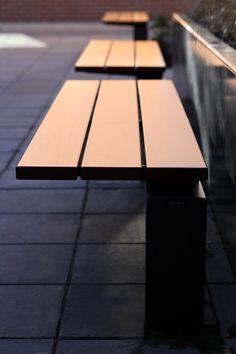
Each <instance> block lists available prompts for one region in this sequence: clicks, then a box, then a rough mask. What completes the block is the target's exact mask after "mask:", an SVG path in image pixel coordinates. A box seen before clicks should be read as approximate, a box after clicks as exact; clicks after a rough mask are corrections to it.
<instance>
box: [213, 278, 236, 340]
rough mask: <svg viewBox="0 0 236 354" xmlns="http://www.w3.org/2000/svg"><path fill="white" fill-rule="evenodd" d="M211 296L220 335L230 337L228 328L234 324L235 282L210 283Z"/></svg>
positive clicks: (235, 310)
mask: <svg viewBox="0 0 236 354" xmlns="http://www.w3.org/2000/svg"><path fill="white" fill-rule="evenodd" d="M209 290H210V294H211V298H212V301H213V304H214V308H215V311H216V317H217V320H218V324H219V329H220V332H221V335H222V337H230V328H231V327H232V326H235V325H236V284H214V285H213V284H212V285H210V286H209Z"/></svg>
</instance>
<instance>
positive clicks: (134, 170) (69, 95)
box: [16, 80, 207, 334]
mask: <svg viewBox="0 0 236 354" xmlns="http://www.w3.org/2000/svg"><path fill="white" fill-rule="evenodd" d="M16 176H17V178H18V179H76V178H77V177H78V176H80V177H81V178H82V179H87V180H90V179H111V180H112V179H121V180H122V179H123V180H144V181H145V182H146V190H147V195H146V198H147V201H146V205H147V212H146V302H145V303H146V305H145V308H146V311H145V313H146V315H145V334H148V333H149V332H150V331H168V330H170V331H172V330H173V329H174V330H176V331H177V332H178V333H179V331H183V332H184V331H192V332H193V333H194V334H196V333H197V332H200V331H201V330H202V325H203V314H204V312H203V311H204V282H205V271H204V269H205V268H204V265H205V229H206V199H205V196H204V193H203V190H202V188H201V185H200V184H199V180H206V179H207V167H206V165H205V162H204V160H203V158H202V155H201V152H200V150H199V147H198V144H197V142H196V139H195V137H194V134H193V132H192V129H191V126H190V124H189V121H188V119H187V117H186V114H185V112H184V110H183V107H182V105H181V102H180V100H179V98H178V95H177V92H176V90H175V88H174V85H173V84H172V82H171V81H166V80H163V81H162V80H140V81H136V80H117V81H115V80H114V81H113V80H112V81H102V82H99V81H67V82H66V83H65V85H64V86H63V88H62V89H61V91H60V93H59V94H58V96H57V98H56V100H55V102H54V103H53V105H52V107H51V109H50V110H49V112H48V113H47V114H46V117H45V119H44V120H43V122H42V123H41V125H40V127H39V128H38V130H37V132H36V134H35V136H34V137H33V139H32V141H31V143H30V145H29V146H28V148H27V150H26V151H25V153H24V155H23V157H22V159H21V161H20V162H19V164H18V166H17V168H16ZM104 193H105V192H104Z"/></svg>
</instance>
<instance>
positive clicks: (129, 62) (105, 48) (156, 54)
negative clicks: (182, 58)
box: [75, 40, 166, 79]
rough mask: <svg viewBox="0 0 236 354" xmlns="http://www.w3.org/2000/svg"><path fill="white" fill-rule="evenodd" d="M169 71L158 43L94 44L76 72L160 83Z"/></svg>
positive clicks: (92, 43)
mask: <svg viewBox="0 0 236 354" xmlns="http://www.w3.org/2000/svg"><path fill="white" fill-rule="evenodd" d="M165 68H166V63H165V60H164V58H163V56H162V53H161V49H160V47H159V44H158V42H157V41H133V40H91V41H90V42H89V43H88V45H87V46H86V48H85V49H84V51H83V52H82V54H81V55H80V57H79V59H78V60H77V62H76V64H75V70H76V71H86V72H96V73H107V74H122V75H134V76H137V77H138V78H152V79H155V78H156V79H157V78H158V79H159V78H161V77H162V74H163V72H164V70H165Z"/></svg>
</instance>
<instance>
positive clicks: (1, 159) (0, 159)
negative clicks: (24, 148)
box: [0, 152, 12, 174]
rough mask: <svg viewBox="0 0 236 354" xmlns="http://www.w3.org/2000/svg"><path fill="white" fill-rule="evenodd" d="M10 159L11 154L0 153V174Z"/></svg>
mask: <svg viewBox="0 0 236 354" xmlns="http://www.w3.org/2000/svg"><path fill="white" fill-rule="evenodd" d="M11 158H12V152H0V174H1V173H2V172H3V171H4V170H5V168H6V166H7V165H8V164H9V162H10V160H11Z"/></svg>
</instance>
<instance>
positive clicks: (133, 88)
mask: <svg viewBox="0 0 236 354" xmlns="http://www.w3.org/2000/svg"><path fill="white" fill-rule="evenodd" d="M16 174H17V178H19V179H26V178H29V179H36V178H37V179H44V178H46V179H60V178H63V179H75V178H77V177H78V176H80V177H81V178H82V179H127V180H129V179H137V180H140V179H144V180H162V181H163V180H164V181H165V180H183V181H185V180H205V179H207V168H206V165H205V163H204V160H203V158H202V155H201V152H200V150H199V147H198V145H197V142H196V139H195V137H194V135H193V132H192V130H191V127H190V124H189V121H188V118H187V117H186V114H185V112H184V110H183V107H182V105H181V103H180V100H179V97H178V95H177V92H176V90H175V88H174V86H173V83H172V82H170V81H165V80H152V81H150V80H140V81H138V82H136V81H135V80H118V81H116V80H114V81H113V80H112V81H108V80H104V81H101V83H99V81H92V80H91V81H68V82H66V83H65V85H64V86H63V87H62V89H61V91H60V93H59V95H58V96H57V98H56V100H55V101H54V103H53V105H52V107H51V109H50V110H49V112H48V113H47V114H46V117H45V119H44V120H43V122H42V124H41V125H40V127H39V128H38V130H37V132H36V134H35V136H34V138H33V139H32V141H31V143H30V145H29V147H28V148H27V150H26V152H25V154H24V155H23V157H22V159H21V161H20V162H19V164H18V166H17V170H16Z"/></svg>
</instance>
